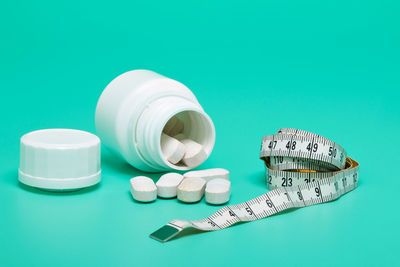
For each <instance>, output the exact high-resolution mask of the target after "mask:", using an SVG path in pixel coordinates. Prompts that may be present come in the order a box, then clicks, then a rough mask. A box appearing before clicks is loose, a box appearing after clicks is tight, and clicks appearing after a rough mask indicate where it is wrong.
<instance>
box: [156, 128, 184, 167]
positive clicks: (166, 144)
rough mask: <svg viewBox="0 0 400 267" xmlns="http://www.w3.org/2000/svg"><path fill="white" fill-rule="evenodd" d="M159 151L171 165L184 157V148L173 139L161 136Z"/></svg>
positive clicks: (164, 135) (163, 134)
mask: <svg viewBox="0 0 400 267" xmlns="http://www.w3.org/2000/svg"><path fill="white" fill-rule="evenodd" d="M161 150H162V152H163V155H164V157H166V158H167V160H168V161H169V162H171V163H172V164H176V163H178V162H179V161H181V160H182V158H183V156H184V155H185V146H184V144H182V143H181V142H179V141H178V140H176V139H175V138H172V137H171V136H168V135H166V134H165V133H162V134H161Z"/></svg>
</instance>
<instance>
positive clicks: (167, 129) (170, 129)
mask: <svg viewBox="0 0 400 267" xmlns="http://www.w3.org/2000/svg"><path fill="white" fill-rule="evenodd" d="M183 127H184V124H183V122H182V121H181V120H180V119H178V118H177V117H172V118H171V119H170V120H169V121H168V122H167V124H165V126H164V129H163V132H164V133H166V134H168V135H169V136H174V135H177V134H179V133H181V132H182V131H183Z"/></svg>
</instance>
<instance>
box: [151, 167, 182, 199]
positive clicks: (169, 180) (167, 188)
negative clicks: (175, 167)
mask: <svg viewBox="0 0 400 267" xmlns="http://www.w3.org/2000/svg"><path fill="white" fill-rule="evenodd" d="M182 180H183V175H181V174H179V173H175V172H171V173H167V174H164V175H163V176H161V177H160V179H159V180H158V181H157V183H156V186H157V195H158V196H159V197H164V198H171V197H176V189H177V188H178V185H179V184H180V183H181V182H182Z"/></svg>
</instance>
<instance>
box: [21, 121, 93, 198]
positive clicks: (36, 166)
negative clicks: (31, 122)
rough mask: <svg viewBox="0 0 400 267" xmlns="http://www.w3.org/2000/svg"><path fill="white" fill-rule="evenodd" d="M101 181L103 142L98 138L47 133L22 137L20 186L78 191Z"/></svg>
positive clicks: (76, 132)
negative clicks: (101, 149)
mask: <svg viewBox="0 0 400 267" xmlns="http://www.w3.org/2000/svg"><path fill="white" fill-rule="evenodd" d="M100 179H101V170H100V139H99V138H98V137H97V136H96V135H94V134H91V133H88V132H84V131H79V130H72V129H46V130H39V131H34V132H30V133H28V134H25V135H24V136H22V137H21V144H20V166H19V181H20V182H22V183H24V184H26V185H29V186H33V187H38V188H42V189H47V190H76V189H80V188H83V187H88V186H91V185H94V184H97V183H98V182H99V181H100Z"/></svg>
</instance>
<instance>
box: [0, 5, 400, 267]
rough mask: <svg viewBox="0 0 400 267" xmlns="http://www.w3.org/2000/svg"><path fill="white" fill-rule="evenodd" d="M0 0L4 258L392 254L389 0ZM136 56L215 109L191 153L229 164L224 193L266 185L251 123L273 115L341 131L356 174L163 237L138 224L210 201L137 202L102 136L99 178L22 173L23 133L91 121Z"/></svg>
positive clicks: (270, 259)
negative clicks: (209, 226)
mask: <svg viewBox="0 0 400 267" xmlns="http://www.w3.org/2000/svg"><path fill="white" fill-rule="evenodd" d="M1 6H2V7H1V9H0V10H1V11H0V13H1V16H0V36H1V40H0V81H1V87H0V88H1V89H0V90H1V91H0V114H1V115H0V116H1V117H0V118H1V126H0V127H1V135H0V137H1V138H0V149H1V150H0V265H1V266H60V267H61V266H156V265H160V266H172V265H174V266H243V265H260V266H261V265H264V266H266V265H268V266H274V265H279V266H283V265H292V266H301V265H303V266H305V265H307V266H313V265H328V266H339V265H340V266H356V265H360V266H382V265H383V266H395V265H399V264H400V261H399V257H398V255H397V254H398V249H399V245H398V244H399V243H398V242H399V238H400V235H399V223H400V220H399V218H400V216H399V212H398V209H399V205H398V204H399V201H398V199H397V197H398V196H397V195H398V190H399V189H398V188H399V187H400V179H399V178H400V177H399V175H398V172H396V171H397V170H396V167H397V166H398V162H399V156H398V155H399V154H398V153H396V152H397V151H398V147H399V142H398V139H396V138H397V137H398V135H399V134H398V133H399V130H400V120H399V118H400V108H399V97H400V93H399V90H400V79H399V74H400V51H399V48H400V31H399V26H400V21H399V11H400V10H399V7H400V5H399V2H398V1H394V0H393V1H389V0H379V1H377V0H376V1H371V0H359V1H357V0H337V1H332V0H327V1H312V0H305V1H293V0H283V1H120V0H116V1H108V2H101V1H77V0H70V1H41V0H39V1H27V0H22V1H11V0H5V1H2V4H1ZM137 68H144V69H150V70H154V71H156V72H159V73H161V74H163V75H166V76H168V77H171V78H173V79H176V80H178V81H181V82H182V83H184V84H185V85H187V86H188V87H189V88H191V89H192V90H193V92H194V93H195V94H196V96H197V97H198V99H199V101H200V103H201V104H202V106H203V107H204V109H205V110H206V112H207V113H208V114H209V115H210V116H211V117H212V119H213V121H214V123H215V126H216V131H217V141H216V146H215V149H214V151H213V154H212V155H211V157H210V158H209V159H208V160H207V162H206V163H204V164H203V165H202V166H201V168H212V167H223V168H227V169H229V170H230V171H231V180H232V190H233V191H232V197H231V201H230V204H236V203H240V202H243V201H245V200H248V199H250V198H253V197H256V196H258V195H260V194H262V193H264V192H265V191H266V186H265V184H264V167H263V164H262V162H261V161H260V160H259V159H258V153H259V148H260V143H261V137H262V136H263V135H268V134H273V133H275V132H276V130H277V129H278V128H280V127H293V128H300V129H304V130H308V131H311V132H315V133H318V134H320V135H323V136H326V137H328V138H330V139H332V140H334V141H336V142H338V143H339V144H341V145H342V146H343V147H345V148H346V150H347V151H348V154H349V155H350V156H351V157H353V158H354V159H356V160H358V161H359V162H360V164H361V167H360V185H359V188H357V189H356V190H355V191H354V192H351V193H349V194H347V195H345V196H343V197H342V198H341V199H339V200H338V201H335V202H332V203H327V204H322V205H318V206H313V207H308V208H304V209H298V210H296V211H293V212H289V213H285V214H282V215H277V216H273V217H271V218H267V219H263V220H260V221H257V222H252V223H246V224H241V225H237V226H234V227H232V228H230V229H227V230H222V231H216V232H211V233H202V234H196V235H191V236H185V237H182V238H179V239H176V240H174V241H171V242H168V243H165V244H162V243H159V242H156V241H154V240H152V239H150V238H149V237H148V235H149V234H150V233H151V232H153V231H154V230H156V229H158V228H159V227H160V226H162V225H164V224H165V223H167V222H168V221H170V220H172V219H178V218H179V219H200V218H203V217H205V216H208V215H210V214H211V213H213V212H214V211H216V210H217V209H218V207H215V206H209V205H207V204H206V203H205V202H204V200H203V201H202V202H200V203H198V204H193V205H188V204H186V205H185V204H182V203H179V202H178V201H177V200H176V199H174V200H160V199H159V200H157V201H156V202H154V203H152V204H139V203H136V202H134V201H133V200H132V198H131V196H130V194H129V182H128V181H129V179H130V178H131V177H133V176H136V175H140V174H142V173H141V172H139V171H137V170H135V169H134V168H132V167H130V166H128V165H127V164H125V163H123V162H121V161H119V160H118V159H116V158H114V157H113V156H112V155H111V154H109V152H108V151H107V150H106V149H105V148H104V149H103V154H102V169H103V177H102V182H101V184H100V185H99V186H97V187H95V188H92V189H90V190H87V189H86V190H82V191H79V192H76V193H66V194H55V193H46V192H42V191H39V190H36V189H30V188H28V187H25V186H22V185H20V184H18V182H17V169H18V164H19V138H20V137H21V136H22V135H23V134H25V133H27V132H29V131H33V130H37V129H43V128H57V127H62V128H76V129H82V130H86V131H90V132H93V133H94V132H95V127H94V111H95V106H96V102H97V99H98V97H99V96H100V93H101V92H102V90H103V88H104V87H105V86H106V85H107V84H108V83H109V82H110V81H111V80H112V79H113V78H114V77H116V76H117V75H119V74H121V73H123V72H125V71H128V70H132V69H137ZM150 176H151V177H152V178H157V177H159V174H156V175H150Z"/></svg>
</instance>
